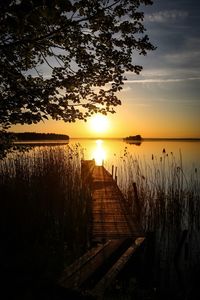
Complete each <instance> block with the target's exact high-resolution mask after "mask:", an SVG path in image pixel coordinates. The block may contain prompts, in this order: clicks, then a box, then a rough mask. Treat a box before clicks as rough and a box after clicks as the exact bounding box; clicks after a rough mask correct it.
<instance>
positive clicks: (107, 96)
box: [0, 0, 154, 149]
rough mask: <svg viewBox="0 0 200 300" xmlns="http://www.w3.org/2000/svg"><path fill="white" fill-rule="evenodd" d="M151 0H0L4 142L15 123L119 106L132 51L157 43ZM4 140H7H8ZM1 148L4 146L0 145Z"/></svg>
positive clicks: (0, 129) (0, 133)
mask: <svg viewBox="0 0 200 300" xmlns="http://www.w3.org/2000/svg"><path fill="white" fill-rule="evenodd" d="M149 4H152V1H151V0H115V1H113V0H103V1H102V0H101V1H100V0H74V1H73V0H71V1H70V0H54V1H48V0H44V1H40V0H32V1H31V0H7V1H1V2H0V58H1V60H0V81H1V84H0V143H1V145H3V144H4V146H5V144H6V143H5V140H6V139H5V135H4V133H5V130H7V129H8V128H9V127H10V126H11V125H14V124H32V123H38V122H40V121H42V120H45V119H48V118H50V117H51V118H53V119H55V120H64V121H66V122H74V121H76V120H77V119H82V120H86V119H87V118H88V117H89V116H91V115H92V114H93V113H97V112H99V113H103V114H107V113H108V112H110V113H114V107H115V106H117V105H120V104H121V101H120V100H119V98H118V97H117V96H116V93H117V92H118V91H120V90H121V89H122V86H123V82H124V80H125V79H126V78H125V76H124V74H125V72H126V71H131V72H134V73H136V74H139V73H140V71H141V70H142V67H141V66H139V65H136V64H135V63H134V61H133V56H134V53H136V52H137V53H139V54H141V55H146V53H147V51H148V50H153V49H154V46H153V45H152V44H151V43H150V42H149V38H148V36H147V35H145V34H144V32H145V28H144V25H143V17H144V14H143V12H141V11H139V10H138V9H139V8H140V6H141V5H149ZM4 146H3V147H4ZM2 149H3V148H2Z"/></svg>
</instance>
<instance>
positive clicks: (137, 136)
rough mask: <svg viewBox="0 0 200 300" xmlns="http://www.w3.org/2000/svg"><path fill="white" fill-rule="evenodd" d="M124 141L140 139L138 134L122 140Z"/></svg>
mask: <svg viewBox="0 0 200 300" xmlns="http://www.w3.org/2000/svg"><path fill="white" fill-rule="evenodd" d="M124 140H125V141H142V137H141V135H140V134H137V135H130V136H128V137H125V138H124Z"/></svg>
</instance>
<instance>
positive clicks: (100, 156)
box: [92, 140, 106, 166]
mask: <svg viewBox="0 0 200 300" xmlns="http://www.w3.org/2000/svg"><path fill="white" fill-rule="evenodd" d="M92 157H93V159H94V160H95V163H96V165H97V166H102V165H103V162H104V160H105V158H106V151H105V149H104V147H103V141H102V140H96V147H95V149H94V151H93V152H92Z"/></svg>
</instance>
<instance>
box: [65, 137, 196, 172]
mask: <svg viewBox="0 0 200 300" xmlns="http://www.w3.org/2000/svg"><path fill="white" fill-rule="evenodd" d="M77 143H79V144H80V145H81V146H82V147H83V148H84V158H85V159H95V161H96V164H98V165H101V164H102V162H104V163H105V165H107V166H110V165H112V164H114V165H118V164H119V162H120V160H121V159H123V156H124V152H125V151H127V152H128V153H130V154H131V155H132V156H133V157H135V158H137V159H139V160H141V161H142V162H145V163H147V164H149V165H151V164H152V163H153V162H155V161H160V159H161V157H163V149H165V155H166V154H168V157H169V159H172V156H173V158H175V160H176V162H177V165H179V164H181V163H182V167H183V170H184V171H185V172H186V173H187V172H188V171H190V170H192V169H195V168H197V170H199V169H200V141H180V140H179V141H169V140H166V141H164V140H162V141H143V142H142V143H141V144H128V143H126V142H124V141H123V140H122V139H113V140H108V139H105V140H93V139H70V142H69V145H73V144H77ZM152 155H153V160H152Z"/></svg>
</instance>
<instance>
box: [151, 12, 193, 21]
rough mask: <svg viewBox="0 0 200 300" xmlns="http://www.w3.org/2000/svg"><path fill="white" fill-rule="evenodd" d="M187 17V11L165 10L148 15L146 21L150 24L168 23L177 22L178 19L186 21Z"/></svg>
mask: <svg viewBox="0 0 200 300" xmlns="http://www.w3.org/2000/svg"><path fill="white" fill-rule="evenodd" d="M187 16H188V12H187V11H179V10H165V11H159V12H156V13H152V14H147V15H146V17H145V19H146V20H147V21H149V22H157V23H166V22H169V21H176V20H177V19H178V18H179V19H180V18H181V19H185V18H186V17H187Z"/></svg>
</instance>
